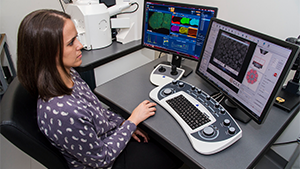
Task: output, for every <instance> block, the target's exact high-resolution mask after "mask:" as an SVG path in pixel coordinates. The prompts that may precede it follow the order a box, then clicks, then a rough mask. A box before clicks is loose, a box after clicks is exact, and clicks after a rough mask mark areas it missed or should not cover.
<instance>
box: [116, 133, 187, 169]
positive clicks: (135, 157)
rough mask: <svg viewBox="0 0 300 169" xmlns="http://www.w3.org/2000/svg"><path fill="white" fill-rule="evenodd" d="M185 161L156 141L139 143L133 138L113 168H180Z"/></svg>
mask: <svg viewBox="0 0 300 169" xmlns="http://www.w3.org/2000/svg"><path fill="white" fill-rule="evenodd" d="M182 164H183V162H182V161H181V160H180V159H178V158H177V157H176V156H174V155H173V154H172V153H170V152H169V151H168V150H166V149H165V148H164V147H162V146H161V145H160V144H159V143H156V142H155V141H154V140H153V139H151V140H149V142H148V143H143V142H142V141H141V142H140V143H139V142H137V141H136V140H134V139H131V140H130V141H129V142H128V144H127V146H126V148H125V149H124V150H123V152H122V153H121V154H120V155H119V156H118V157H117V159H116V161H115V163H114V165H113V167H112V169H178V168H179V167H181V166H182Z"/></svg>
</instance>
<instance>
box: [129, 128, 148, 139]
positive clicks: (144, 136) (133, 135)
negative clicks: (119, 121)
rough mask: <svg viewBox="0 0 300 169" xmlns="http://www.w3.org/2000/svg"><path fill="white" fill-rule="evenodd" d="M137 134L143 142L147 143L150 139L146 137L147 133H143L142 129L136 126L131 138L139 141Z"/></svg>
mask: <svg viewBox="0 0 300 169" xmlns="http://www.w3.org/2000/svg"><path fill="white" fill-rule="evenodd" d="M138 136H141V137H143V138H144V143H148V140H149V139H150V138H149V137H148V134H147V133H145V132H144V131H143V130H141V129H139V128H137V129H136V130H135V132H134V133H133V134H132V138H134V139H135V140H136V141H137V142H141V140H140V138H139V137H138Z"/></svg>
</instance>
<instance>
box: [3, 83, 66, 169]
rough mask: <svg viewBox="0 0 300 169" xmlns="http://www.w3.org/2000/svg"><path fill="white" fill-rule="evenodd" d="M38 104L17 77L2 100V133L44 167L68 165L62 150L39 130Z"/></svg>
mask: <svg viewBox="0 0 300 169" xmlns="http://www.w3.org/2000/svg"><path fill="white" fill-rule="evenodd" d="M36 106H37V100H36V98H34V97H32V95H30V93H28V92H27V90H26V89H25V88H24V87H23V86H22V85H21V84H20V82H19V80H18V78H17V77H16V78H14V80H13V81H12V83H11V84H10V85H9V87H8V89H7V91H6V93H5V94H4V96H3V98H2V101H1V103H0V110H1V111H0V133H1V134H2V135H3V136H4V137H5V138H6V139H7V140H9V141H10V142H11V143H13V144H14V145H15V146H17V147H18V148H19V149H21V150H22V151H23V152H25V153H27V154H28V155H29V156H31V157H32V158H34V159H36V160H37V161H39V162H40V163H41V164H43V165H44V166H45V167H47V168H50V169H67V168H68V164H67V162H66V160H65V159H64V157H63V156H62V154H61V153H60V152H59V151H58V150H57V149H56V148H55V147H54V146H53V145H51V143H50V142H49V141H48V140H47V138H46V137H45V136H44V135H43V134H42V132H41V131H40V130H39V127H38V125H37V116H36V108H37V107H36Z"/></svg>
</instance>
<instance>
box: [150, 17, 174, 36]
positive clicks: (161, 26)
mask: <svg viewBox="0 0 300 169" xmlns="http://www.w3.org/2000/svg"><path fill="white" fill-rule="evenodd" d="M171 19H172V15H171V14H169V13H161V12H151V11H149V19H148V30H151V31H152V32H157V33H161V34H165V35H169V34H170V25H171Z"/></svg>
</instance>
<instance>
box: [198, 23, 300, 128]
mask: <svg viewBox="0 0 300 169" xmlns="http://www.w3.org/2000/svg"><path fill="white" fill-rule="evenodd" d="M207 35H208V36H207V37H206V41H205V43H204V47H203V52H202V54H201V56H200V59H199V63H198V66H197V69H196V73H197V74H198V75H200V76H201V77H203V79H205V80H207V81H208V82H210V84H212V85H213V86H215V87H216V88H217V89H219V90H220V91H221V92H222V93H224V94H225V95H226V96H227V98H228V99H229V101H231V102H232V103H234V104H235V105H237V106H238V109H240V110H242V111H243V112H245V113H246V114H247V115H248V116H249V117H251V119H253V120H254V121H255V122H257V123H258V124H260V123H262V122H263V120H264V119H265V118H266V115H267V113H268V112H269V110H270V108H271V107H272V105H273V103H274V100H275V97H276V96H277V93H278V91H279V89H281V87H282V84H283V82H284V80H285V78H286V76H287V73H288V72H289V70H290V68H291V66H292V64H293V63H294V60H295V58H296V57H295V56H296V55H297V52H298V48H299V47H298V46H296V45H294V44H290V43H287V42H285V41H282V40H279V39H276V38H273V37H270V36H267V35H264V34H261V33H258V32H255V31H253V30H249V29H246V28H244V27H241V26H238V25H234V24H232V23H229V22H226V21H223V20H219V19H216V18H213V19H212V20H211V25H210V27H209V31H208V34H207ZM227 103H230V102H227ZM227 105H230V104H227ZM243 112H238V114H237V115H239V114H240V113H243ZM230 113H233V111H230Z"/></svg>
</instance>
